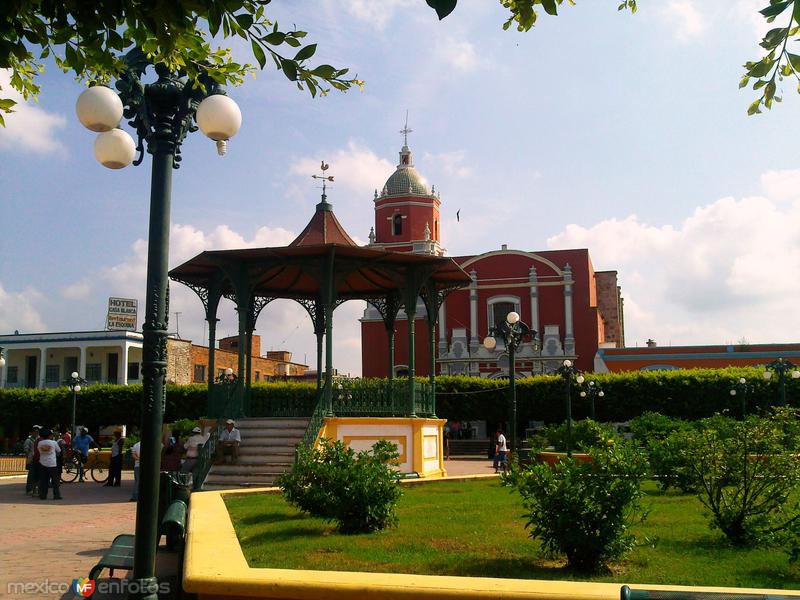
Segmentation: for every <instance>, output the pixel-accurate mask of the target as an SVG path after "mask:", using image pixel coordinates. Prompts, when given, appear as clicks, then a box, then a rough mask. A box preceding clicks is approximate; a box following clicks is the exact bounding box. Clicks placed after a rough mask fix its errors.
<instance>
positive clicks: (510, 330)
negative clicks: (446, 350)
mask: <svg viewBox="0 0 800 600" xmlns="http://www.w3.org/2000/svg"><path fill="white" fill-rule="evenodd" d="M497 337H499V338H500V339H502V340H503V343H504V344H505V347H506V350H507V351H508V381H509V384H508V397H509V405H510V413H511V427H510V428H509V429H510V431H509V433H510V434H511V451H512V452H514V453H516V452H517V450H518V449H519V448H518V447H517V385H516V374H517V371H516V362H517V360H516V354H517V350H518V349H519V346H520V344H522V340H523V339H524V338H526V337H531V338H532V339H536V332H535V331H533V330H531V328H530V327H528V326H527V325H526V324H525V323H523V322H522V321H520V320H519V314H518V313H516V312H514V311H513V310H512V311H511V312H510V313H508V314H507V315H506V320H505V321H504V322H503V324H502V325H500V326H499V327H492V328H490V329H489V335H487V336H486V337H485V338H484V340H483V347H484V348H486V349H487V350H494V349H495V348H496V347H497V339H496V338H497ZM515 456H516V454H515Z"/></svg>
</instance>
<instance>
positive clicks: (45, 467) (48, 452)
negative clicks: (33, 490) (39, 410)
mask: <svg viewBox="0 0 800 600" xmlns="http://www.w3.org/2000/svg"><path fill="white" fill-rule="evenodd" d="M37 447H38V448H39V476H40V479H39V498H41V499H42V500H47V488H48V487H49V486H50V485H52V486H53V500H61V491H60V490H59V488H58V484H59V483H60V482H59V479H60V477H59V476H58V460H57V455H58V454H60V453H61V448H59V447H58V443H57V442H54V441H53V432H52V431H50V430H49V429H42V430H41V431H40V432H39V442H38V443H37Z"/></svg>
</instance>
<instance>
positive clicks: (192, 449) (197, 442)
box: [181, 427, 208, 473]
mask: <svg viewBox="0 0 800 600" xmlns="http://www.w3.org/2000/svg"><path fill="white" fill-rule="evenodd" d="M207 441H208V434H206V435H203V432H202V430H201V429H200V428H199V427H195V428H194V429H192V435H190V436H189V439H187V440H186V443H185V444H184V445H183V447H184V448H186V460H184V461H183V465H181V472H182V473H193V472H194V467H195V465H196V464H197V458H198V456H199V455H200V448H202V447H203V444H205V443H206V442H207Z"/></svg>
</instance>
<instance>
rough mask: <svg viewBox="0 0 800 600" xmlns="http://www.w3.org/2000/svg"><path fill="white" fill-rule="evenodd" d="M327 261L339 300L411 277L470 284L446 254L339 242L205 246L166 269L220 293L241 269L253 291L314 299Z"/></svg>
mask: <svg viewBox="0 0 800 600" xmlns="http://www.w3.org/2000/svg"><path fill="white" fill-rule="evenodd" d="M331 261H332V265H333V271H334V282H335V286H336V296H337V298H338V299H340V300H351V299H375V298H384V297H386V296H387V295H388V294H390V293H392V292H398V293H402V291H403V290H405V289H406V286H407V282H409V281H410V280H412V279H416V280H417V281H419V282H420V283H422V279H427V280H428V281H431V282H432V283H433V284H435V286H436V287H437V288H459V287H466V286H467V285H468V284H469V283H470V277H469V275H467V273H466V272H464V270H463V269H462V268H461V267H459V266H458V265H457V264H456V263H455V262H454V261H453V260H452V259H450V258H445V257H438V256H429V255H419V254H409V253H401V252H392V251H388V250H372V249H369V248H361V247H358V246H355V247H354V246H344V245H339V244H318V245H308V246H295V247H277V248H247V249H241V250H211V251H206V252H203V253H201V254H198V255H197V256H195V257H194V258H192V259H191V260H189V261H187V262H185V263H183V264H182V265H180V266H179V267H176V268H174V269H172V270H171V271H170V277H171V278H172V279H174V280H176V281H180V282H182V283H186V284H189V285H192V286H197V287H200V288H205V289H209V288H210V287H211V285H212V282H214V281H215V280H216V281H218V282H219V284H220V285H221V290H220V291H221V293H222V294H223V295H229V294H235V293H236V287H235V283H234V281H233V278H235V277H241V275H240V274H244V275H245V276H246V278H247V284H248V287H249V289H250V292H251V293H252V294H253V295H254V296H258V297H268V298H294V299H319V298H322V297H324V294H325V289H324V286H325V279H326V278H325V273H326V271H327V268H328V264H331Z"/></svg>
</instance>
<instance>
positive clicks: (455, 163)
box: [423, 150, 472, 177]
mask: <svg viewBox="0 0 800 600" xmlns="http://www.w3.org/2000/svg"><path fill="white" fill-rule="evenodd" d="M466 157H467V152H466V151H465V150H456V151H454V152H441V153H439V154H431V153H429V152H426V153H425V155H424V157H423V158H424V160H425V163H426V165H430V167H431V168H432V169H436V168H437V167H438V168H439V169H441V170H442V172H444V173H445V174H447V175H450V176H453V177H469V176H470V175H471V174H472V170H471V169H470V168H469V167H467V166H465V165H464V160H465V159H466Z"/></svg>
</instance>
